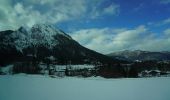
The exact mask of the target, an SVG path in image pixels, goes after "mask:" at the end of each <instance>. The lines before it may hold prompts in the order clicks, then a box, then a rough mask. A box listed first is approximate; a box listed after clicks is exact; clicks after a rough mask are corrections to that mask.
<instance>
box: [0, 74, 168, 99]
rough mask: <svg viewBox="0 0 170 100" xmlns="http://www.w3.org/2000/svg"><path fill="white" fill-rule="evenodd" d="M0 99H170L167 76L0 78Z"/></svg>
mask: <svg viewBox="0 0 170 100" xmlns="http://www.w3.org/2000/svg"><path fill="white" fill-rule="evenodd" d="M0 100H170V77H162V78H161V77H159V78H140V79H104V78H76V77H65V78H50V77H48V76H40V75H5V76H0Z"/></svg>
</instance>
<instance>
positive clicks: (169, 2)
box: [160, 0, 170, 4]
mask: <svg viewBox="0 0 170 100" xmlns="http://www.w3.org/2000/svg"><path fill="white" fill-rule="evenodd" d="M160 3H161V4H170V0H160Z"/></svg>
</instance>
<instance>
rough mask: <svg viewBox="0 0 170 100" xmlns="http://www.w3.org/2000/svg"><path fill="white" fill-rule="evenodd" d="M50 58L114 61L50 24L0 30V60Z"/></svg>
mask: <svg viewBox="0 0 170 100" xmlns="http://www.w3.org/2000/svg"><path fill="white" fill-rule="evenodd" d="M47 58H53V60H55V61H56V62H58V63H59V64H66V63H68V62H69V63H72V64H80V63H94V62H101V63H114V62H115V61H117V60H115V61H114V60H113V59H111V58H110V57H107V56H105V55H102V54H100V53H97V52H95V51H92V50H89V49H87V48H85V47H83V46H81V45H80V44H79V43H78V42H76V41H75V40H73V39H72V38H71V37H70V36H69V35H67V34H66V33H64V32H63V31H62V30H60V29H56V28H54V27H53V26H51V25H46V24H36V25H34V26H33V27H32V28H30V29H25V28H24V27H20V28H19V29H18V30H16V31H12V30H7V31H2V32H0V64H6V63H7V64H8V63H12V62H18V61H21V62H22V61H28V60H33V59H36V60H38V61H45V60H46V59H47Z"/></svg>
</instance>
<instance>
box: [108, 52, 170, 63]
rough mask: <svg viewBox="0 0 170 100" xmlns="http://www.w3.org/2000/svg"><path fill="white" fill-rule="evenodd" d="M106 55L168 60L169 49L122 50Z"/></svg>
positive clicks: (169, 58)
mask: <svg viewBox="0 0 170 100" xmlns="http://www.w3.org/2000/svg"><path fill="white" fill-rule="evenodd" d="M107 56H109V57H112V58H116V59H122V60H127V61H136V60H140V61H148V60H160V61H164V60H170V52H169V51H143V50H132V51H131V50H124V51H118V52H113V53H110V54H107Z"/></svg>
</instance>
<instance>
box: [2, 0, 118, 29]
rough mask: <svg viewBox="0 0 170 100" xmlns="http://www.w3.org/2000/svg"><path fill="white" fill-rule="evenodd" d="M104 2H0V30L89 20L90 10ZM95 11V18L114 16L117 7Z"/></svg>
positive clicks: (88, 0)
mask: <svg viewBox="0 0 170 100" xmlns="http://www.w3.org/2000/svg"><path fill="white" fill-rule="evenodd" d="M102 2H104V0H67V1H65V0H26V1H22V0H14V1H13V0H0V12H1V13H0V22H1V23H3V24H0V25H1V26H0V30H5V29H16V28H18V27H20V26H21V25H25V26H28V27H30V26H32V25H33V24H35V23H50V24H57V23H60V22H63V21H68V20H77V19H81V18H91V17H90V16H93V14H92V12H93V11H92V9H94V8H95V6H96V5H97V4H101V3H102ZM99 8H100V7H99ZM99 8H97V9H95V11H96V12H98V15H97V17H100V16H103V15H107V14H113V15H114V14H115V13H116V11H117V9H118V5H116V4H112V5H110V6H108V7H106V8H104V9H103V8H102V9H99Z"/></svg>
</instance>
